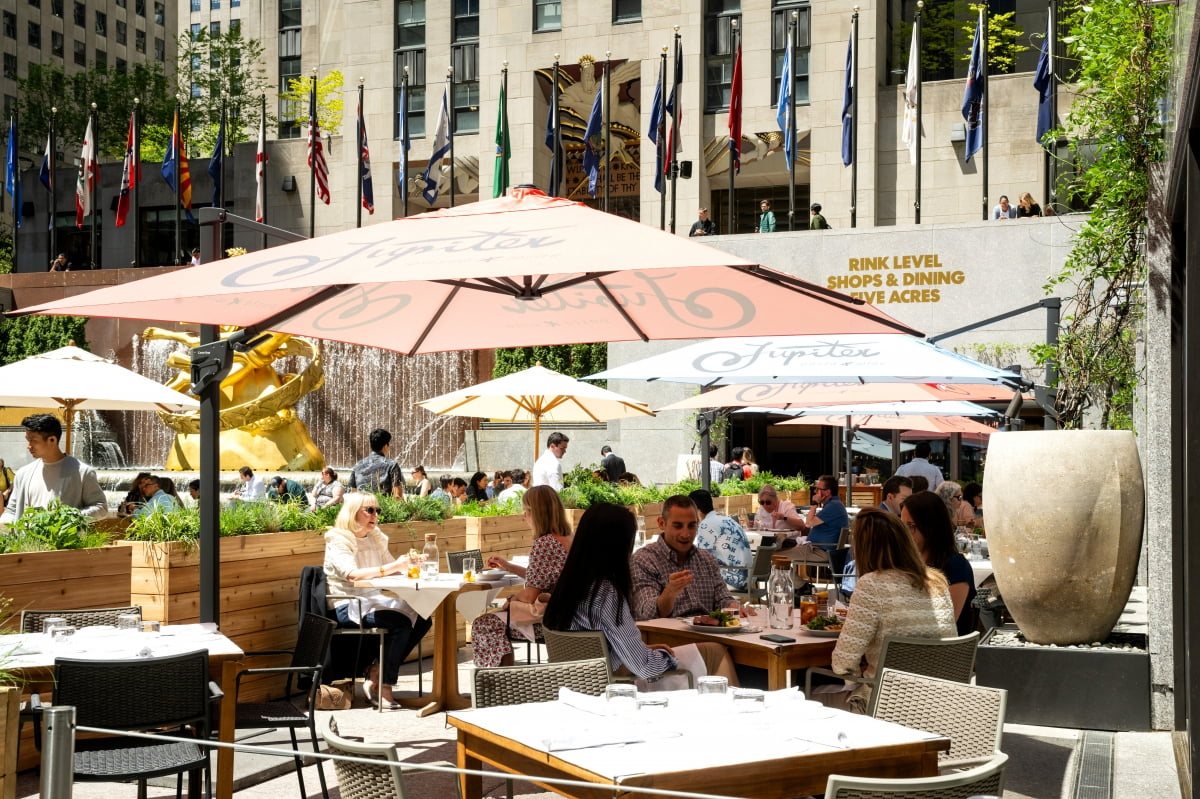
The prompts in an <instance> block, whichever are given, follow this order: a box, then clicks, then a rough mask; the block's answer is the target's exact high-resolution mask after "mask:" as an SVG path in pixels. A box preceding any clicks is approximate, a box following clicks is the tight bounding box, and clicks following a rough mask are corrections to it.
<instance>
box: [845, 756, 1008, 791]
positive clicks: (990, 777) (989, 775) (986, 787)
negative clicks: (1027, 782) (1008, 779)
mask: <svg viewBox="0 0 1200 799" xmlns="http://www.w3.org/2000/svg"><path fill="white" fill-rule="evenodd" d="M1007 763H1008V755H1006V754H1003V753H1000V754H997V755H996V756H995V757H994V758H992V759H991V760H990V761H989V762H988V763H986V764H985V765H982V766H977V767H976V768H973V769H971V770H969V771H960V772H958V773H957V774H949V775H945V776H941V777H917V778H916V779H907V780H901V779H873V778H869V777H843V776H840V775H838V774H831V775H830V776H829V782H827V783H826V784H825V799H969V797H973V796H980V797H982V796H1000V795H1001V792H1002V791H1003V789H1004V767H1005V765H1006V764H1007Z"/></svg>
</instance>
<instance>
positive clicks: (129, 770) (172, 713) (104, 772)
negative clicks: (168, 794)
mask: <svg viewBox="0 0 1200 799" xmlns="http://www.w3.org/2000/svg"><path fill="white" fill-rule="evenodd" d="M54 680H55V686H54V703H55V705H70V706H73V707H74V708H75V723H76V725H77V726H79V727H95V728H101V729H105V730H120V731H128V732H150V731H158V732H164V733H167V734H170V735H172V736H176V737H195V738H197V739H205V738H207V737H208V733H209V727H208V724H209V717H210V702H212V701H215V700H217V699H220V697H221V695H222V694H221V689H220V688H218V687H217V685H216V683H214V682H211V681H209V679H208V652H206V651H199V652H188V653H185V654H182V655H172V656H170V657H160V658H153V657H151V658H136V659H132V660H77V659H74V658H58V659H56V660H55V661H54ZM32 704H33V705H34V706H35V707H38V706H40V701H39V698H38V697H37V696H36V695H35V697H34V698H33V702H32ZM72 768H73V770H74V775H73V777H74V779H75V780H76V781H78V782H126V781H130V780H137V781H138V796H139V797H145V795H146V780H147V779H150V778H153V777H161V776H165V775H167V774H178V775H179V783H178V785H177V787H176V795H177V796H178V795H179V793H180V789H181V788H182V782H183V774H185V773H187V774H189V775H190V776H189V779H190V780H195V779H196V778H197V776H198V775H199V773H200V772H203V773H204V774H205V775H206V777H207V780H206V782H207V788H208V795H209V796H212V773H211V771H210V769H209V756H208V748H207V747H204V746H201V745H200V744H198V743H195V744H193V743H176V742H166V741H165V742H162V743H157V742H155V741H152V740H148V739H144V738H127V737H120V736H116V737H105V738H95V737H86V738H77V739H76V741H75V756H74V761H73V766H72ZM196 787H197V786H196V783H194V782H193V783H192V788H193V790H192V793H193V794H198V791H197V790H195V789H196Z"/></svg>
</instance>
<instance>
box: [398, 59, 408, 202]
mask: <svg viewBox="0 0 1200 799" xmlns="http://www.w3.org/2000/svg"><path fill="white" fill-rule="evenodd" d="M400 93H401V94H402V95H403V97H402V102H401V103H400V132H401V133H402V134H403V135H402V136H401V137H400V154H401V156H402V157H401V158H400V163H399V164H398V166H399V168H400V174H399V175H397V178H398V179H399V181H398V183H399V187H400V215H401V216H408V140H409V138H408V65H407V64H405V66H404V75H403V77H401V79H400Z"/></svg>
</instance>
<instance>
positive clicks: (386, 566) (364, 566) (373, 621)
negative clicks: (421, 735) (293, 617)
mask: <svg viewBox="0 0 1200 799" xmlns="http://www.w3.org/2000/svg"><path fill="white" fill-rule="evenodd" d="M410 563H411V561H410V560H409V558H408V556H406V555H405V556H401V557H399V558H396V559H394V560H393V559H392V556H391V553H390V552H389V551H388V538H387V536H386V535H384V534H383V532H382V531H381V530H380V529H379V499H378V498H377V497H376V496H375V495H374V494H372V493H369V492H365V491H359V492H355V493H353V494H346V495H345V497H344V499H343V500H342V508H341V510H340V511H338V515H337V520H336V521H335V522H334V523H333V526H332V527H330V528H329V530H328V531H327V532H326V533H325V580H326V583H327V585H328V592H329V593H330V594H339V595H341V596H345V597H354V599H330V600H328V602H329V606H330V609H332V610H333V611H334V613H335V614H336V615H337V620H338V626H339V627H357V626H358V623H359V620H360V618H361V620H362V621H363V622H364V623H365V624H366V626H368V627H382V628H384V629H386V630H387V631H388V632H387V635H386V636H385V638H384V650H383V663H382V664H379V663H376V664H374V665H372V666H371V668H370V669H369V670H368V672H367V681H366V682H365V683H364V684H363V692H364V693H365V694H366V695H367V701H370V702H373V701H374V696H373V694H374V693H375V691H378V692H379V702H380V703H381V704H382V705H383V706H384V707H387V708H391V709H393V710H394V709H397V708H399V707H400V705H399V703H398V702H396V700H395V697H393V696H392V686H393V685H395V684H396V679H397V677H398V676H399V674H400V664H401V663H403V662H404V661H405V659H406V658H407V657H408V654H409V653H410V652H411V651H412V650H413V649H415V648H416V646H417V642H419V641H420V640H421V638H422V636H424V635H425V633H426V632H428V631H429V627H430V626H431V622H430V620H429V619H426V618H422V617H421V616H418V615H417V612H416V611H415V610H413V609H412V607H411V606H410V605H409V604H408V603H407V602H405V601H404V600H402V599H397V598H395V597H389V596H387V595H385V594H384V593H383V592H382V591H380V590H379V589H378V588H358V587H356V586H355V585H354V583H355V582H358V581H362V580H370V579H373V578H375V577H384V576H387V575H389V574H395V573H398V572H406V571H408V567H409V565H410ZM381 672H382V677H383V681H382V683H381V682H380V681H379V680H380V674H381Z"/></svg>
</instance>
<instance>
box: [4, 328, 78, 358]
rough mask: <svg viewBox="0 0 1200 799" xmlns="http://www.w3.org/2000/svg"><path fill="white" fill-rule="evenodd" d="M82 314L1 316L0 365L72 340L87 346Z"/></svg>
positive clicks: (54, 347)
mask: <svg viewBox="0 0 1200 799" xmlns="http://www.w3.org/2000/svg"><path fill="white" fill-rule="evenodd" d="M86 325H87V317H83V316H19V317H17V318H15V319H9V318H0V366H4V365H7V364H10V363H15V362H17V361H20V360H24V359H25V358H28V357H30V356H31V355H40V354H42V353H43V352H49V351H50V350H56V349H58V348H59V347H65V346H67V345H68V344H71V343H74V344H75V346H76V347H79V348H81V349H85V350H86V349H87V347H88V344H87V337H86V334H85V333H84V327H85V326H86Z"/></svg>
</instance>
